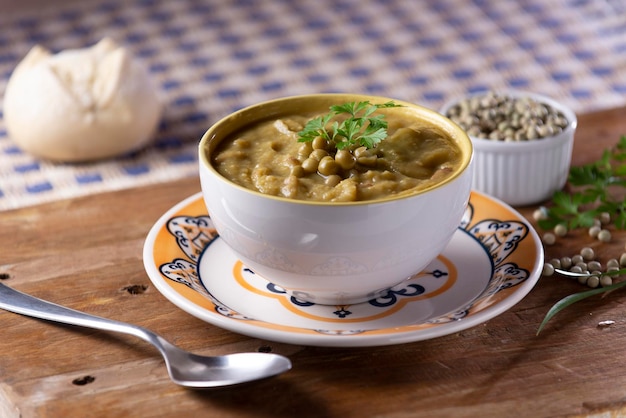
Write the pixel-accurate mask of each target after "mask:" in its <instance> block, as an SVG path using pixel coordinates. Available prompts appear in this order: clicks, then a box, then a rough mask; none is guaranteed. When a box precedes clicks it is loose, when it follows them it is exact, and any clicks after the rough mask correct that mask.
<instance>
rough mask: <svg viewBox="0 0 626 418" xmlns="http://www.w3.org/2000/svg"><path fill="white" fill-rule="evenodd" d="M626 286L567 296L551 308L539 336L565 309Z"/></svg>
mask: <svg viewBox="0 0 626 418" xmlns="http://www.w3.org/2000/svg"><path fill="white" fill-rule="evenodd" d="M624 273H626V270H624V269H622V270H618V271H614V272H612V274H613V275H619V274H624ZM624 286H626V281H621V282H618V283H615V284H613V285H611V286H607V287H601V288H597V289H592V290H587V291H584V292H579V293H574V294H572V295H569V296H566V297H564V298H563V299H561V300H559V301H558V302H557V303H555V304H554V305H553V306H552V308H550V310H549V311H548V313H547V314H546V316H545V317H544V318H543V321H541V324H540V325H539V328H538V329H537V335H539V333H540V332H541V331H542V330H543V328H544V327H545V326H546V324H547V323H548V322H549V321H550V320H551V319H552V318H553V317H554V316H555V315H556V314H557V313H559V312H561V311H562V310H563V309H565V308H567V307H568V306H570V305H572V304H574V303H576V302H579V301H581V300H583V299H587V298H589V297H591V296H595V295H599V294H601V293H608V292H611V291H613V290H616V289H619V288H622V287H624Z"/></svg>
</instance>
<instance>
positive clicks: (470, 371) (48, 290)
mask: <svg viewBox="0 0 626 418" xmlns="http://www.w3.org/2000/svg"><path fill="white" fill-rule="evenodd" d="M622 134H626V109H614V110H609V111H602V112H598V113H594V114H588V115H583V116H581V117H580V120H579V129H578V131H577V135H576V142H575V151H574V156H573V162H574V164H582V163H585V162H588V161H592V160H593V159H595V158H597V157H599V155H600V153H601V152H602V149H604V148H606V147H608V146H611V145H612V144H614V143H615V142H616V141H617V139H618V138H619V137H620V136H621V135H622ZM199 189H200V186H199V183H198V181H197V180H196V179H188V180H183V181H178V182H175V183H168V184H161V185H156V186H151V187H143V188H139V189H131V190H124V191H119V192H114V193H108V194H101V195H96V196H90V197H84V198H79V199H72V200H67V201H60V202H55V203H51V204H45V205H42V206H37V207H32V208H25V209H20V210H14V211H9V212H4V213H0V274H1V275H2V276H1V277H2V278H3V282H4V283H6V284H7V285H9V286H12V287H15V288H17V289H19V290H22V291H25V292H28V293H31V294H33V295H36V296H38V297H41V298H44V299H47V300H51V301H54V302H56V303H59V304H62V305H67V306H69V307H72V308H75V309H79V310H83V311H86V312H90V313H94V314H97V315H101V316H105V317H109V318H113V319H117V320H121V321H127V322H132V323H135V324H138V325H142V326H145V327H148V328H150V329H152V330H154V331H156V332H158V333H160V334H161V335H163V336H164V337H165V338H167V339H169V340H171V341H172V342H174V343H176V344H178V345H180V346H181V347H183V348H185V349H188V350H191V351H195V352H198V353H203V354H221V353H230V352H238V351H247V350H252V351H256V350H271V351H273V352H276V353H281V354H284V355H287V356H289V357H290V358H291V360H292V361H293V366H294V367H293V370H291V371H290V372H288V373H286V374H284V375H281V376H279V377H276V378H272V379H269V380H266V381H261V382H256V383H251V384H248V385H245V386H241V387H236V388H229V389H218V390H205V391H194V390H188V389H184V388H180V387H178V386H176V385H174V384H173V383H171V382H170V380H169V379H168V377H167V374H166V371H165V368H164V367H163V363H162V360H161V358H160V356H159V355H158V353H157V352H156V350H154V349H153V348H152V347H151V346H148V345H147V344H146V343H144V342H142V341H141V340H138V339H136V338H133V337H125V336H118V335H113V334H107V333H104V332H99V331H91V330H85V329H80V328H75V327H69V326H62V325H54V324H51V323H48V322H44V321H38V320H33V319H30V318H26V317H22V316H19V315H15V314H12V313H8V312H4V311H2V312H0V324H1V330H0V417H3V418H5V417H6V418H14V417H42V418H48V417H50V418H52V417H54V418H56V417H121V416H128V417H183V416H193V417H205V416H206V417H265V416H267V417H270V416H271V417H294V416H299V417H342V418H346V417H452V416H454V417H505V416H507V417H508V416H515V417H562V416H577V415H580V416H593V415H594V414H600V413H602V412H605V413H607V414H608V413H610V412H611V413H613V414H615V415H618V414H620V413H621V414H626V389H625V388H626V364H625V362H624V354H623V353H624V348H625V347H626V318H625V313H626V309H625V308H624V303H623V302H624V300H626V295H625V294H624V293H623V292H622V293H620V292H614V293H612V294H610V295H608V296H606V297H604V298H600V297H596V298H591V299H587V300H585V301H583V302H580V303H578V304H577V305H574V306H572V307H571V308H569V309H567V310H566V311H564V312H562V313H560V314H558V315H557V316H556V317H555V318H554V319H553V320H552V321H551V322H550V323H549V324H548V326H547V328H546V329H545V331H544V332H543V333H542V334H540V335H539V336H536V335H535V334H536V331H537V327H538V325H539V323H540V322H541V319H542V318H543V316H544V315H545V314H546V312H547V310H548V309H549V307H550V306H551V305H552V304H553V303H554V302H556V301H557V300H559V299H560V298H562V297H564V296H566V295H567V294H570V293H572V292H576V291H581V290H585V289H586V288H584V287H582V286H581V285H579V284H578V283H576V282H574V281H571V280H569V279H565V278H561V277H547V278H542V279H541V280H540V282H539V283H538V284H537V286H536V287H535V288H534V289H533V290H532V291H531V292H530V294H529V295H528V296H527V297H526V298H525V299H524V300H522V301H521V302H520V303H519V304H517V305H516V306H515V307H513V308H512V309H510V310H509V311H507V312H505V313H503V314H502V315H500V316H498V317H496V318H494V319H492V320H490V321H488V322H487V323H485V324H482V325H479V326H476V327H474V328H471V329H468V330H466V331H462V332H459V333H456V334H452V335H449V336H446V337H440V338H436V339H433V340H428V341H422V342H416V343H409V344H403V345H397V346H388V347H380V348H349V349H348V348H315V347H302V346H294V345H289V344H278V343H274V342H271V341H264V340H259V339H252V338H248V337H245V336H241V335H238V334H235V333H232V332H229V331H225V330H222V329H220V328H217V327H215V326H213V325H210V324H207V323H204V322H202V321H200V320H199V319H196V318H194V317H192V316H190V315H188V314H186V313H184V312H183V311H181V310H180V309H178V308H176V307H175V306H174V305H173V304H171V303H170V302H169V301H168V300H166V299H165V298H164V297H163V296H162V295H161V294H160V293H159V292H158V291H157V290H156V289H155V288H154V287H153V286H152V285H151V282H150V280H149V279H148V277H147V275H146V273H145V272H144V269H143V264H142V259H141V257H142V246H143V242H144V239H145V237H146V234H147V233H148V230H149V229H150V227H151V226H152V225H153V223H154V222H155V221H156V220H157V219H158V218H159V217H160V215H161V214H162V213H164V212H165V211H166V210H167V209H169V208H170V207H171V206H173V205H174V204H175V203H177V202H179V201H180V200H182V199H184V198H185V197H187V196H189V195H191V194H193V193H195V192H197V191H199ZM533 209H534V207H528V208H521V209H520V211H521V212H522V213H523V214H525V215H527V216H529V215H530V214H531V213H532V210H533ZM625 238H626V235H625V234H624V233H622V232H619V231H615V232H614V239H613V242H611V243H610V244H603V245H599V244H598V243H593V246H594V247H595V248H596V250H597V252H598V253H599V254H600V258H604V259H606V258H607V257H611V256H614V255H615V254H617V255H618V256H619V254H621V252H623V251H624V241H625ZM588 241H589V240H588V238H586V236H585V234H584V233H572V234H570V236H569V237H568V239H564V240H559V242H558V243H557V244H556V245H554V246H552V247H549V248H548V249H547V258H548V259H549V258H551V257H554V256H561V255H569V254H572V253H574V252H577V251H578V250H579V249H580V247H582V246H583V245H586V244H587V242H588ZM603 320H613V321H615V324H613V325H612V326H610V327H606V328H603V327H599V326H598V323H599V322H600V321H603ZM606 416H608V415H606Z"/></svg>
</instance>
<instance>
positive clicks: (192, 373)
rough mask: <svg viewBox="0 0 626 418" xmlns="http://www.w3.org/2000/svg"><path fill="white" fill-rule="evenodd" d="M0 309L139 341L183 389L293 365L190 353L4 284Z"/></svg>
mask: <svg viewBox="0 0 626 418" xmlns="http://www.w3.org/2000/svg"><path fill="white" fill-rule="evenodd" d="M0 308H2V309H5V310H7V311H10V312H14V313H17V314H21V315H26V316H30V317H34V318H39V319H45V320H48V321H53V322H59V323H63V324H69V325H77V326H81V327H86V328H95V329H99V330H104V331H113V332H119V333H123V334H130V335H134V336H136V337H139V338H141V339H143V340H144V341H147V342H149V343H150V344H152V345H154V346H155V347H156V348H157V349H158V350H159V352H160V353H161V355H162V356H163V359H164V360H165V365H166V367H167V371H168V373H169V375H170V378H171V379H172V381H173V382H174V383H176V384H179V385H181V386H186V387H191V388H212V387H223V386H232V385H237V384H240V383H246V382H251V381H254V380H259V379H265V378H268V377H271V376H275V375H278V374H281V373H284V372H286V371H287V370H289V369H291V361H289V359H288V358H286V357H284V356H281V355H278V354H271V353H237V354H228V355H223V356H211V357H207V356H201V355H198V354H193V353H189V352H187V351H184V350H182V349H180V348H178V347H176V346H175V345H173V344H172V343H170V342H168V341H167V340H165V339H164V338H163V337H161V336H160V335H158V334H155V333H154V332H152V331H150V330H148V329H146V328H143V327H140V326H138V325H132V324H127V323H124V322H120V321H115V320H111V319H107V318H102V317H99V316H95V315H91V314H87V313H84V312H80V311H76V310H74V309H70V308H67V307H64V306H61V305H57V304H55V303H52V302H47V301H45V300H42V299H39V298H36V297H34V296H31V295H27V294H26V293H22V292H20V291H17V290H15V289H13V288H11V287H8V286H6V285H4V284H2V283H0Z"/></svg>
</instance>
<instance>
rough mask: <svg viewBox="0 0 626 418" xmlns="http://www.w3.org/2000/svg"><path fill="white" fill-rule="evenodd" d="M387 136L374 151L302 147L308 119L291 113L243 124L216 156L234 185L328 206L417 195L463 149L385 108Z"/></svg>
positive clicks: (440, 177) (451, 166)
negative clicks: (323, 203)
mask: <svg viewBox="0 0 626 418" xmlns="http://www.w3.org/2000/svg"><path fill="white" fill-rule="evenodd" d="M381 113H384V114H385V118H386V121H387V123H388V129H387V132H388V136H387V138H386V139H384V140H383V141H381V142H380V143H378V144H377V146H376V147H374V148H369V149H368V148H366V147H362V146H361V147H356V148H355V149H351V150H345V149H344V150H335V149H329V148H330V147H328V144H326V143H325V141H321V140H319V141H318V140H317V138H316V140H314V141H312V142H299V141H298V132H300V131H301V130H302V129H303V127H304V126H305V124H306V123H307V121H308V120H310V119H311V118H314V117H316V116H318V115H317V114H312V115H290V116H288V117H282V118H280V119H274V120H266V121H262V122H259V123H257V124H255V125H251V126H249V127H246V128H245V129H243V130H241V131H239V132H237V133H236V134H234V135H232V136H230V137H229V138H225V139H224V140H223V141H222V142H221V143H220V144H219V146H218V148H217V149H216V152H215V153H214V154H213V158H212V164H213V166H214V167H215V169H216V170H217V171H218V172H219V173H220V174H221V175H222V176H224V177H225V178H227V179H229V180H230V181H232V182H234V183H236V184H239V185H241V186H243V187H246V188H248V189H251V190H255V191H258V192H261V193H264V194H268V195H273V196H281V197H286V198H291V199H299V200H308V201H323V202H356V201H371V200H376V199H382V198H387V197H390V196H394V195H403V194H408V193H413V192H414V191H416V190H423V189H426V188H428V187H431V186H433V185H435V184H437V183H439V182H442V181H444V180H445V179H447V178H448V177H450V176H451V175H453V173H455V172H456V171H457V170H458V169H459V166H460V164H461V161H462V155H461V150H460V148H459V147H458V146H457V145H456V144H455V143H454V142H453V141H452V140H451V139H450V138H449V137H448V136H447V135H446V134H445V133H444V132H443V131H441V130H439V129H437V127H435V126H430V125H428V124H427V122H424V121H419V120H416V118H415V117H413V118H411V117H410V116H408V115H407V114H405V113H402V112H394V111H393V109H389V110H381Z"/></svg>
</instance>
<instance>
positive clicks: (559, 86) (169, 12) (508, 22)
mask: <svg viewBox="0 0 626 418" xmlns="http://www.w3.org/2000/svg"><path fill="white" fill-rule="evenodd" d="M0 7H1V6H0ZM0 27H1V28H2V29H0V91H2V92H3V91H4V89H5V87H6V83H7V80H8V78H9V76H10V74H11V72H12V70H13V69H14V67H15V65H17V63H18V62H19V61H20V60H21V59H22V58H23V57H24V56H25V55H26V53H27V52H28V51H29V50H30V48H31V47H32V46H33V45H35V44H41V45H42V46H44V47H46V48H49V49H51V50H52V51H59V50H62V49H67V48H80V47H85V46H89V45H92V44H94V43H96V42H97V41H99V40H100V39H102V38H104V37H107V36H108V37H111V38H113V39H114V40H116V41H117V42H118V43H120V44H122V45H125V46H126V47H128V48H129V49H130V50H131V52H132V53H133V54H134V55H135V57H136V59H138V60H142V61H143V62H144V63H145V64H146V66H147V67H148V68H149V69H150V72H151V74H152V76H153V77H154V79H155V80H156V81H157V83H158V85H159V86H160V90H161V93H162V95H163V96H164V98H165V101H166V109H165V113H164V116H163V120H162V122H161V126H160V129H159V132H158V133H157V135H156V136H155V138H154V141H153V142H152V144H151V146H149V147H148V148H146V149H144V150H142V151H140V152H138V153H136V154H133V155H128V156H125V157H123V158H118V159H113V160H108V161H102V162H98V163H91V164H53V163H50V162H46V161H41V160H38V159H36V158H34V157H32V156H31V155H28V154H27V153H25V152H23V151H22V150H20V149H19V148H18V147H16V146H15V145H14V144H13V143H12V142H11V139H10V138H9V137H8V135H7V133H6V129H5V127H4V125H3V122H2V120H0V210H7V209H11V208H18V207H23V206H28V205H33V204H38V203H42V202H46V201H51V200H56V199H63V198H68V197H74V196H80V195H86V194H91V193H99V192H103V191H108V190H116V189H121V188H128V187H136V186H140V185H145V184H150V183H156V182H165V181H171V180H174V179H178V178H182V177H186V176H196V175H197V168H196V164H197V158H196V146H197V142H198V140H199V138H200V137H201V135H202V133H203V132H204V131H205V130H206V129H207V128H208V127H209V126H210V124H211V123H213V122H215V121H216V120H218V119H219V118H221V117H223V116H225V115H227V114H228V113H230V112H232V111H234V110H236V109H240V108H241V107H244V106H247V105H251V104H254V103H257V102H260V101H264V100H268V99H273V98H276V97H281V96H288V95H295V94H305V93H318V92H337V91H340V92H357V93H371V94H376V95H383V96H390V97H394V98H397V99H401V100H407V101H412V102H416V103H420V104H423V105H425V106H428V107H431V108H434V109H437V108H438V107H439V106H440V105H441V104H442V103H443V102H445V101H446V100H449V99H451V98H453V97H456V96H458V95H461V94H464V93H467V92H474V91H479V90H485V89H503V88H515V89H523V90H530V91H535V92H540V93H543V94H546V95H549V96H552V97H553V98H555V99H558V100H561V101H562V102H564V103H566V104H567V105H569V106H571V107H572V108H573V109H574V110H575V111H576V112H586V111H592V110H598V109H602V108H609V107H615V106H623V105H624V104H626V71H625V70H626V3H625V1H624V0H555V1H549V2H546V1H544V0H528V1H523V0H522V1H519V0H474V1H466V0H443V1H437V2H434V1H433V2H426V1H423V2H418V1H408V0H379V1H363V0H300V1H297V0H296V1H288V0H285V1H256V0H232V1H223V0H206V1H192V0H178V1H168V2H165V1H157V0H135V1H127V0H102V1H85V2H82V3H72V4H70V5H67V6H54V7H53V6H47V7H43V8H40V9H38V10H36V11H35V10H33V11H27V12H22V13H20V14H11V13H5V12H1V13H0ZM0 114H1V113H0Z"/></svg>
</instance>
